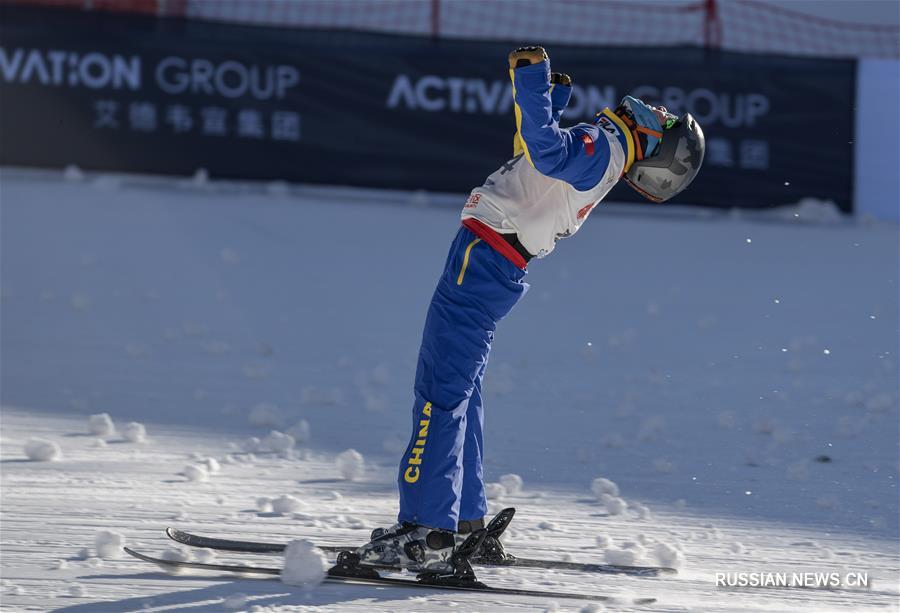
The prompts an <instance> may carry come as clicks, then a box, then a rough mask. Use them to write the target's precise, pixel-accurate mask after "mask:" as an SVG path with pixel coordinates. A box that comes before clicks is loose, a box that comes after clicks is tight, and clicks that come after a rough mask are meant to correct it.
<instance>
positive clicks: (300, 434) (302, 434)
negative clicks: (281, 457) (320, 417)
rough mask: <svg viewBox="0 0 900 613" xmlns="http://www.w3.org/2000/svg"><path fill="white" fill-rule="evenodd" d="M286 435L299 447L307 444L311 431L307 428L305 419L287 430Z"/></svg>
mask: <svg viewBox="0 0 900 613" xmlns="http://www.w3.org/2000/svg"><path fill="white" fill-rule="evenodd" d="M286 434H289V435H290V436H292V437H294V441H295V442H296V443H299V444H301V445H303V444H305V443H308V442H309V440H310V438H311V437H312V435H311V431H310V428H309V422H308V421H306V420H305V419H301V420H299V421H298V422H297V423H295V424H294V425H293V426H291V427H290V428H288V430H287V432H286Z"/></svg>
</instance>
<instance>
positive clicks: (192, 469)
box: [182, 464, 209, 481]
mask: <svg viewBox="0 0 900 613" xmlns="http://www.w3.org/2000/svg"><path fill="white" fill-rule="evenodd" d="M182 473H184V476H185V477H186V478H187V480H188V481H209V470H207V468H206V466H204V465H202V464H188V465H187V466H185V467H184V470H183V471H182Z"/></svg>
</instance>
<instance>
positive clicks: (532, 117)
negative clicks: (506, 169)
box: [509, 47, 609, 190]
mask: <svg viewBox="0 0 900 613" xmlns="http://www.w3.org/2000/svg"><path fill="white" fill-rule="evenodd" d="M509 66H510V69H509V74H510V78H511V79H512V82H513V100H514V107H515V114H516V128H517V138H516V141H515V144H514V148H516V147H517V146H518V147H521V153H523V154H524V155H525V158H526V159H527V160H528V161H529V163H531V165H532V166H534V167H535V168H536V169H537V170H538V172H540V173H541V174H544V175H547V176H548V177H552V178H554V179H559V180H561V181H566V182H567V183H569V184H571V185H572V186H573V187H575V188H576V189H579V190H587V189H590V188H592V187H594V185H596V184H597V182H598V181H599V180H600V179H601V178H602V177H603V173H604V172H605V170H606V164H607V163H608V160H609V155H608V153H609V149H608V147H609V145H608V142H607V141H606V138H605V137H601V138H598V133H597V128H596V126H591V125H588V124H580V125H578V126H576V127H575V128H573V129H571V130H564V129H560V127H559V118H560V116H561V115H562V111H563V109H564V108H565V106H566V104H568V101H569V97H570V96H571V94H572V88H571V79H569V78H568V77H567V76H566V75H559V76H558V77H557V76H555V75H556V74H557V73H554V76H553V77H551V73H550V60H549V59H548V58H547V54H546V52H545V51H544V50H543V48H541V47H523V48H520V49H517V50H515V51H513V52H512V53H510V55H509ZM554 81H555V82H554ZM517 153H518V152H517Z"/></svg>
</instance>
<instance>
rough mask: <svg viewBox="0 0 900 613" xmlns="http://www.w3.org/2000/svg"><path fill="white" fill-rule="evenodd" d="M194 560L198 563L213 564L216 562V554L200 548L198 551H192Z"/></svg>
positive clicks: (205, 548)
mask: <svg viewBox="0 0 900 613" xmlns="http://www.w3.org/2000/svg"><path fill="white" fill-rule="evenodd" d="M194 559H195V560H197V561H198V562H205V563H209V562H215V561H216V552H215V551H213V550H212V549H209V548H207V547H201V548H199V549H194Z"/></svg>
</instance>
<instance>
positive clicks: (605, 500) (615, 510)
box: [600, 494, 628, 515]
mask: <svg viewBox="0 0 900 613" xmlns="http://www.w3.org/2000/svg"><path fill="white" fill-rule="evenodd" d="M600 503H601V504H602V505H603V506H605V507H606V511H607V513H609V514H610V515H621V514H622V513H624V512H625V511H626V509H628V503H627V502H625V499H624V498H619V497H618V496H611V495H609V494H601V495H600Z"/></svg>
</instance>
